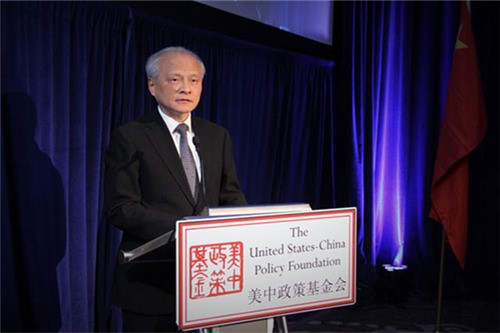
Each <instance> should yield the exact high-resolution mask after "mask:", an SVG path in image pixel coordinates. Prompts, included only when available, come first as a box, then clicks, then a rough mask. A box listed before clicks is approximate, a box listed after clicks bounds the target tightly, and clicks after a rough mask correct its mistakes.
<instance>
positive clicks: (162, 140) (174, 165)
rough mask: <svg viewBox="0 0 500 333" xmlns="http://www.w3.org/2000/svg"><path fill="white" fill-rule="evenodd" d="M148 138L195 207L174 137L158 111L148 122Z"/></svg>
mask: <svg viewBox="0 0 500 333" xmlns="http://www.w3.org/2000/svg"><path fill="white" fill-rule="evenodd" d="M146 126H147V129H148V130H147V131H146V135H147V136H148V138H149V140H150V142H151V145H152V146H153V148H154V149H155V150H156V152H157V153H158V155H160V157H161V159H162V160H163V162H164V166H165V167H166V168H167V169H168V170H169V172H170V173H171V174H172V176H173V178H174V179H175V181H176V182H177V185H179V187H180V188H181V190H182V192H183V193H184V196H185V197H186V198H187V199H188V200H189V201H190V202H191V203H192V204H193V205H194V204H195V202H194V200H193V196H192V195H191V190H190V189H189V183H188V181H187V178H186V174H185V173H184V168H183V166H182V162H181V160H180V158H179V154H178V152H177V149H176V148H175V144H174V142H173V140H172V136H171V135H170V133H169V132H168V128H167V126H166V125H165V123H164V122H163V119H161V117H160V115H159V114H158V111H156V110H155V111H153V112H152V114H150V117H148V120H147V122H146Z"/></svg>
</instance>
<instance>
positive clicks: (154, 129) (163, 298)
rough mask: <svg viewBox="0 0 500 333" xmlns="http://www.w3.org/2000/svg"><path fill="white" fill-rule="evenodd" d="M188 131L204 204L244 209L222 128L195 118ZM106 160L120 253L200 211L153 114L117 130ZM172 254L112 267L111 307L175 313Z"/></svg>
mask: <svg viewBox="0 0 500 333" xmlns="http://www.w3.org/2000/svg"><path fill="white" fill-rule="evenodd" d="M192 127H193V131H194V133H195V134H196V136H197V137H198V139H199V142H200V143H199V146H200V157H201V159H202V160H203V162H204V173H205V182H206V189H207V191H206V192H207V193H206V194H207V200H208V202H209V205H210V207H217V206H225V205H245V204H246V199H245V196H244V195H243V193H242V191H241V189H240V185H239V181H238V178H237V174H236V168H235V165H234V160H233V153H232V143H231V139H230V137H229V133H228V132H227V130H225V129H224V128H223V127H221V126H219V125H216V124H214V123H211V122H209V121H206V120H203V119H201V118H198V117H194V116H192ZM105 162H106V182H105V212H106V217H107V219H108V221H109V222H111V223H112V224H114V225H115V226H117V227H118V228H119V229H121V230H123V237H122V243H121V245H120V249H123V250H131V249H134V248H136V247H138V246H140V245H142V244H144V243H145V242H147V241H149V240H152V239H154V238H156V237H158V236H160V235H162V234H164V233H166V232H167V231H170V230H172V229H174V228H175V222H176V221H177V220H180V219H181V218H183V217H185V216H193V215H198V214H199V213H200V212H201V210H202V209H203V207H204V199H203V198H201V195H200V199H199V200H198V201H197V202H195V201H194V200H193V198H192V196H191V192H190V190H189V185H188V182H187V179H186V176H185V174H184V169H183V167H182V162H181V160H180V158H179V154H178V152H177V150H176V148H175V145H174V142H173V140H172V137H171V135H170V133H169V132H168V128H167V126H166V125H165V123H164V122H163V120H162V118H161V116H160V115H159V114H158V111H157V110H154V111H152V112H150V113H148V114H146V115H145V116H143V117H141V118H139V119H137V120H134V121H131V122H129V123H127V124H125V125H123V126H121V127H119V128H117V129H116V130H115V131H114V132H113V134H112V137H111V141H110V144H109V147H108V149H107V151H106V156H105ZM200 192H201V191H200ZM174 256H175V248H174V246H173V244H172V243H171V244H169V245H167V246H164V247H163V248H162V249H160V250H157V251H155V253H152V254H150V255H148V256H147V257H145V258H142V259H141V258H138V259H136V260H134V261H132V262H130V263H127V264H123V265H117V267H116V270H115V279H114V288H113V295H114V301H115V303H116V304H118V305H119V306H120V307H122V308H125V309H128V310H131V311H135V312H139V313H145V314H168V313H172V312H175V262H174Z"/></svg>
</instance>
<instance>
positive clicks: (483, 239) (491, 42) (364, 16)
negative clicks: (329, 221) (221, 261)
mask: <svg viewBox="0 0 500 333" xmlns="http://www.w3.org/2000/svg"><path fill="white" fill-rule="evenodd" d="M471 5H472V6H471V16H472V22H473V25H474V28H475V35H476V44H477V49H478V57H479V62H480V64H479V65H480V67H481V76H482V79H483V80H482V81H483V91H484V98H485V103H486V109H487V110H486V111H487V114H488V118H489V130H488V133H487V135H486V137H485V139H484V141H483V143H482V144H481V145H480V146H479V147H478V149H477V150H476V151H475V152H474V153H473V154H472V155H471V173H470V194H469V207H470V217H469V245H468V246H469V248H468V252H467V265H466V268H465V270H461V269H460V268H459V267H458V264H457V261H456V260H455V258H454V257H453V255H452V254H451V253H450V252H449V251H446V252H445V266H444V268H445V270H444V271H445V286H446V287H445V289H444V292H445V294H446V295H448V296H450V297H492V298H495V299H498V293H499V282H498V277H499V274H498V267H499V265H498V263H499V245H498V237H499V236H500V234H499V225H498V221H499V213H498V198H499V175H498V174H499V173H498V170H499V163H498V156H499V155H498V152H499V146H498V144H499V141H500V140H499V134H498V110H499V103H498V81H499V80H498V77H499V76H498V73H499V69H498V56H499V53H498V46H499V35H498V31H499V29H498V14H499V5H498V3H493V2H471ZM459 7H460V2H444V1H439V2H438V1H436V2H430V1H421V2H418V1H417V2H409V1H405V2H400V1H395V2H388V1H350V2H340V3H336V6H335V11H334V12H335V22H336V24H335V28H336V30H334V46H335V47H334V49H335V51H336V52H335V56H334V58H335V61H336V67H335V80H334V82H335V88H334V96H335V104H334V120H335V125H336V127H334V134H335V135H334V143H335V152H336V154H335V164H334V165H335V179H336V183H335V184H336V194H337V196H336V198H337V201H336V203H337V205H339V206H351V205H355V206H357V207H358V214H359V217H360V221H359V230H358V243H359V253H360V258H359V259H360V262H359V263H358V276H360V277H361V279H360V280H361V282H367V281H368V282H370V283H372V284H373V282H376V280H377V279H380V272H379V270H378V269H379V268H380V266H381V265H382V264H389V265H395V266H397V265H401V264H404V265H407V266H408V267H409V270H410V271H411V273H412V281H411V283H412V286H413V287H414V288H419V289H421V290H425V291H430V292H431V293H433V296H435V295H436V294H437V293H436V289H437V279H438V273H439V258H440V243H441V232H442V228H441V226H440V225H439V224H438V223H436V222H435V221H432V220H430V219H429V218H428V213H429V210H430V199H429V192H430V181H431V178H432V171H433V163H434V159H435V154H436V147H437V140H438V135H439V130H440V127H439V126H440V123H441V119H442V115H443V111H444V103H445V100H446V93H447V87H448V77H449V74H450V68H451V60H452V56H453V51H454V47H455V41H456V36H457V33H458V29H459V20H458V19H459ZM339 124H342V125H341V126H342V127H341V126H339ZM346 138H348V139H347V140H346ZM341 158H343V159H344V160H341Z"/></svg>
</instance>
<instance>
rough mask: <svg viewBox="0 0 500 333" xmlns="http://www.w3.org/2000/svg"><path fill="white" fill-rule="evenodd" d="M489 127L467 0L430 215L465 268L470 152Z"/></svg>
mask: <svg viewBox="0 0 500 333" xmlns="http://www.w3.org/2000/svg"><path fill="white" fill-rule="evenodd" d="M486 127H487V124H486V112H485V110H484V101H483V93H482V90H481V81H480V77H479V66H478V63H477V56H476V46H475V42H474V35H473V32H472V25H471V21H470V16H469V11H468V9H467V5H466V3H465V1H463V2H462V7H461V10H460V28H459V30H458V36H457V40H456V45H455V52H454V54H453V63H452V66H451V75H450V81H449V85H448V95H447V98H446V107H445V111H444V117H443V123H442V125H441V132H440V136H439V143H438V149H437V155H436V161H435V165H434V175H433V178H432V187H431V203H432V207H431V212H430V217H431V218H432V219H434V220H436V221H439V222H441V224H442V225H443V228H444V232H445V234H446V237H447V239H448V241H449V243H450V245H451V248H452V250H453V253H454V254H455V257H456V258H457V260H458V261H459V263H460V265H461V266H462V268H464V266H465V253H466V248H467V228H468V199H469V198H468V191H469V153H470V152H471V151H473V150H474V149H475V148H476V147H477V145H478V144H479V143H480V142H481V140H482V139H483V138H484V136H485V134H486Z"/></svg>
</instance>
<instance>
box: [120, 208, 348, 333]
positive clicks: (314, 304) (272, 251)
mask: <svg viewBox="0 0 500 333" xmlns="http://www.w3.org/2000/svg"><path fill="white" fill-rule="evenodd" d="M174 239H175V242H176V248H177V251H176V252H177V258H176V264H177V324H178V326H179V327H180V328H181V329H182V330H195V329H198V330H200V331H202V332H214V333H225V332H272V331H273V329H274V327H273V326H274V325H275V324H276V326H277V329H278V331H280V332H288V328H287V323H286V315H289V314H293V313H301V312H309V311H312V310H319V309H325V308H331V307H337V306H344V305H350V304H354V303H355V290H356V287H355V285H356V278H355V274H356V269H355V263H356V261H355V259H356V209H355V208H339V209H329V210H318V211H313V210H311V208H310V206H309V205H307V204H291V205H266V206H247V207H222V208H214V209H210V210H208V211H207V215H206V216H196V217H189V218H185V219H183V220H179V221H177V226H176V231H175V234H173V233H171V232H169V233H167V234H165V235H162V236H160V237H158V238H157V239H155V240H152V241H151V242H149V243H146V244H144V245H142V246H141V247H139V248H136V249H134V250H132V251H130V252H123V253H121V254H120V255H121V256H120V260H121V262H129V261H131V260H134V259H135V258H137V257H140V256H141V255H143V254H146V253H149V252H150V251H152V250H154V249H156V248H158V247H160V246H162V245H164V244H166V243H167V242H169V241H172V240H174Z"/></svg>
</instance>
